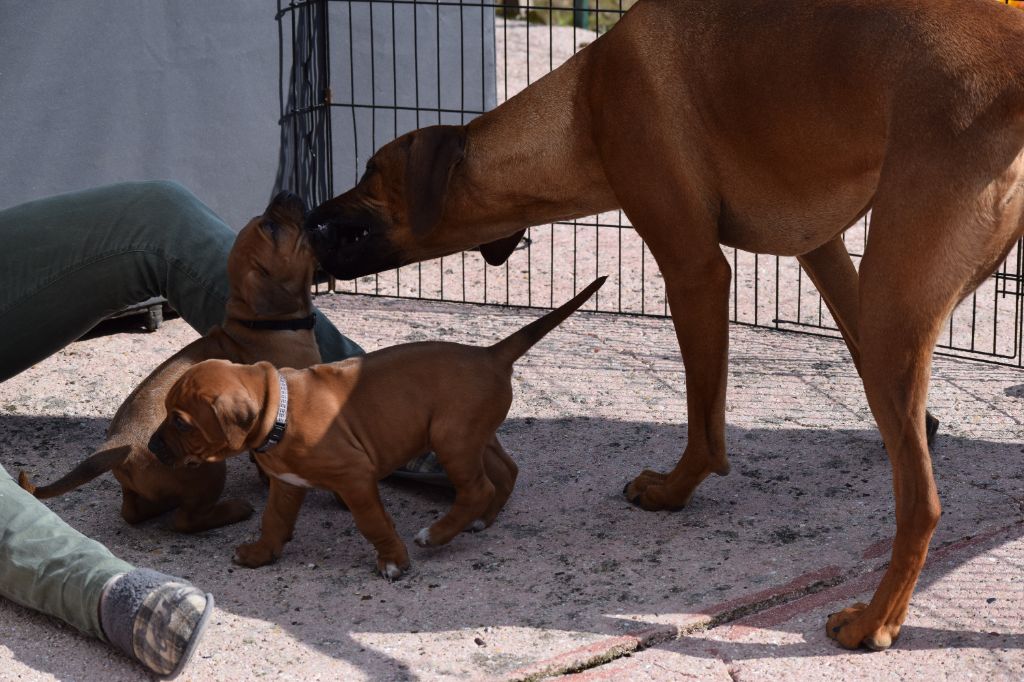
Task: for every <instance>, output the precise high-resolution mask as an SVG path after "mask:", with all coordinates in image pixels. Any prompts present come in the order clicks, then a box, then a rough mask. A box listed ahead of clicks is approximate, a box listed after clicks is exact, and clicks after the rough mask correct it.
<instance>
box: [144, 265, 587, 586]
mask: <svg viewBox="0 0 1024 682" xmlns="http://www.w3.org/2000/svg"><path fill="white" fill-rule="evenodd" d="M603 283H604V278H603V277H602V278H600V279H598V280H597V281H595V282H594V283H593V284H591V285H590V286H589V287H587V288H586V289H584V290H583V291H582V292H580V293H579V294H578V295H576V296H575V297H574V298H573V299H572V300H571V301H569V302H568V303H566V304H564V305H562V306H561V307H559V308H557V309H556V310H553V311H551V312H550V313H548V314H547V315H545V316H544V317H542V318H540V319H538V320H535V321H534V322H532V323H530V324H529V325H527V326H526V327H523V328H522V329H520V330H519V331H518V332H516V333H515V334H512V335H511V336H509V337H508V338H506V339H504V340H503V341H500V342H498V343H496V344H495V345H493V346H490V347H488V348H478V347H475V346H464V345H461V344H455V343H410V344H404V345H400V346H393V347H391V348H385V349H383V350H379V351H376V352H373V353H369V354H368V355H364V356H361V357H358V358H351V359H349V360H345V361H343V362H337V363H332V364H325V365H317V366H315V367H310V368H308V369H304V370H299V371H295V370H281V371H280V375H281V376H283V377H284V378H285V380H286V381H287V385H288V396H287V413H288V414H287V427H286V429H285V432H284V437H283V438H282V439H281V441H280V442H279V443H277V444H276V445H273V446H272V447H270V448H268V449H267V450H266V451H264V452H258V451H257V450H256V449H257V448H259V447H260V446H261V444H262V443H265V442H266V440H267V436H268V434H269V433H271V430H272V429H273V427H274V422H275V419H276V417H277V411H278V407H279V405H280V404H281V402H280V393H279V388H278V371H277V370H275V369H274V368H273V367H272V366H271V365H270V364H268V363H258V364H257V365H255V366H242V365H235V364H231V363H228V362H223V361H209V362H203V363H201V364H199V365H197V366H196V367H194V368H192V369H190V370H189V371H188V372H186V373H185V374H184V375H183V376H182V377H181V379H180V380H179V381H178V382H177V383H176V384H175V385H174V386H173V387H172V388H171V390H170V392H169V393H168V395H167V419H166V421H165V422H164V424H163V425H162V426H161V427H160V429H159V430H158V431H157V433H156V434H155V435H154V437H153V439H152V441H151V447H152V448H153V451H154V452H156V454H157V456H159V457H161V459H163V461H165V462H168V463H174V464H177V465H179V466H188V465H208V463H211V462H220V461H222V460H223V459H225V458H226V457H230V456H232V455H235V454H238V453H240V452H242V451H244V450H246V449H249V450H253V451H256V452H257V454H256V457H257V460H258V462H259V464H260V466H262V467H263V468H264V469H265V470H266V471H267V472H268V473H269V474H270V477H271V481H270V498H269V500H268V501H267V508H266V511H264V513H263V520H262V526H261V534H260V538H259V539H258V540H257V541H256V542H254V543H251V544H246V545H241V546H240V547H238V549H237V550H236V552H235V561H236V562H238V563H240V564H242V565H244V566H250V567H254V568H255V567H257V566H263V565H265V564H268V563H270V562H272V561H275V560H277V559H278V558H279V557H280V556H281V552H282V550H283V548H284V544H285V543H286V542H287V541H288V540H290V539H291V536H292V530H293V528H294V527H295V519H296V517H297V516H298V513H299V507H300V506H301V504H302V500H303V498H304V496H305V493H306V488H308V487H319V488H326V489H328V490H331V491H332V492H334V494H335V496H336V497H339V498H341V499H342V500H343V501H344V502H345V504H346V505H347V506H348V508H349V509H350V510H351V511H352V517H353V519H354V520H355V522H356V526H357V527H358V528H359V530H360V532H361V533H362V534H363V535H364V536H365V537H366V539H367V540H369V541H370V542H371V543H372V544H373V546H374V547H375V548H376V550H377V568H378V570H379V571H380V573H381V575H383V576H384V577H386V578H388V579H393V578H397V577H399V576H400V575H401V574H402V571H404V570H405V569H406V568H408V566H409V554H408V552H407V551H406V549H405V544H404V543H403V542H402V540H401V538H399V537H398V534H397V533H395V528H394V525H393V524H392V522H391V518H390V517H389V516H388V514H387V512H386V511H385V510H384V507H383V506H382V505H381V502H380V496H379V493H378V489H377V481H378V480H380V479H381V478H383V477H385V476H387V475H389V474H390V473H391V472H393V471H394V470H395V469H397V468H398V467H399V466H401V465H402V464H405V463H406V462H408V461H409V459H410V458H412V457H414V456H416V455H418V454H420V453H422V452H424V451H426V450H427V449H433V451H434V452H436V453H437V459H438V461H439V462H440V463H441V465H442V466H443V467H444V469H445V472H446V473H447V474H448V478H449V479H450V480H451V482H452V485H453V486H454V488H455V504H454V505H453V506H452V508H451V510H449V512H448V513H447V514H446V515H445V516H444V517H442V518H441V519H439V520H438V521H437V522H436V523H434V524H433V525H432V526H430V528H424V529H423V530H421V531H420V532H419V533H418V534H417V536H416V542H417V544H419V545H422V546H428V545H443V544H445V543H447V542H449V541H451V539H452V538H454V537H455V536H456V535H457V534H459V533H460V532H462V531H463V530H482V529H483V528H486V527H488V526H490V525H491V523H492V522H493V521H494V519H495V517H496V516H497V515H498V512H500V511H501V509H502V507H504V506H505V502H506V501H507V500H508V498H509V495H511V494H512V488H513V486H514V485H515V480H516V475H517V474H518V468H517V467H516V465H515V463H514V462H513V461H512V459H511V458H510V457H509V456H508V454H507V453H506V452H505V450H504V449H503V448H502V446H501V443H499V442H498V437H497V435H496V434H495V431H496V430H497V428H498V427H499V426H501V423H502V422H503V421H504V420H505V416H506V415H507V414H508V410H509V407H510V406H511V404H512V385H511V379H512V364H513V363H514V362H515V361H516V359H517V358H519V357H520V356H521V355H522V354H523V353H525V352H526V351H527V350H529V348H530V347H531V346H533V344H535V343H536V342H537V341H539V340H540V339H541V338H542V337H543V336H544V335H545V334H547V333H548V332H549V331H550V330H551V329H553V328H554V327H555V326H556V325H558V323H560V322H561V321H562V320H564V319H565V318H566V317H568V316H569V315H570V314H571V313H572V312H573V311H574V310H575V309H576V308H578V307H579V306H580V305H581V304H582V303H583V302H584V301H585V300H587V298H589V297H590V296H591V295H592V294H593V293H594V292H595V291H596V290H597V289H598V287H600V286H601V284H603Z"/></svg>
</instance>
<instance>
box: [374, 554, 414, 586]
mask: <svg viewBox="0 0 1024 682" xmlns="http://www.w3.org/2000/svg"><path fill="white" fill-rule="evenodd" d="M408 569H409V562H408V561H406V562H405V564H404V565H399V564H398V562H396V561H392V560H389V559H380V558H378V559H377V572H378V573H380V577H382V578H384V579H385V580H387V581H388V582H391V581H392V580H398V579H399V578H401V577H402V576H403V575H404V574H405V572H406V571H407V570H408Z"/></svg>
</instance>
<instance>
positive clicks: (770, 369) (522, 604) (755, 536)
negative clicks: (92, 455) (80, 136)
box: [0, 295, 1024, 682]
mask: <svg viewBox="0 0 1024 682" xmlns="http://www.w3.org/2000/svg"><path fill="white" fill-rule="evenodd" d="M318 302H319V304H320V305H321V307H322V308H323V309H324V310H325V311H326V312H327V313H328V315H329V316H330V317H331V318H332V319H333V320H335V321H336V322H337V323H338V325H339V326H340V327H342V328H343V329H345V330H348V331H349V332H350V334H351V335H352V336H353V337H354V338H356V339H358V340H359V341H360V342H362V343H364V345H365V346H366V347H367V348H368V349H373V348H378V347H381V346H384V345H388V344H392V343H397V342H402V341H411V340H419V339H427V338H440V339H448V340H457V341H464V342H470V343H481V344H482V343H489V342H491V341H493V340H495V339H497V338H500V337H501V336H503V335H505V334H507V333H509V332H511V331H512V330H513V329H515V328H517V326H518V325H520V324H522V323H523V322H525V321H527V320H529V319H532V318H533V317H535V316H536V315H537V314H539V313H536V312H535V311H519V310H503V309H497V308H481V307H475V306H465V305H455V304H441V303H422V302H416V301H396V300H385V299H373V298H364V297H351V296H340V295H339V296H327V297H321V298H320V299H318ZM193 336H194V335H193V333H192V332H191V330H189V329H188V327H187V326H185V325H184V324H183V323H182V322H181V321H180V320H174V321H171V322H168V323H166V324H165V325H164V326H163V327H162V328H161V330H160V331H158V332H156V333H155V334H151V335H147V334H118V335H114V336H104V337H99V338H94V339H91V340H86V341H82V342H79V343H76V344H73V345H72V346H70V347H69V348H68V349H66V350H65V351H64V352H62V353H61V354H59V355H57V356H55V357H53V358H51V359H49V360H47V361H46V362H44V363H41V364H40V365H39V366H38V367H36V368H34V369H32V370H31V371H29V372H26V373H24V374H22V375H21V376H19V377H16V378H15V379H13V380H10V381H8V382H6V383H4V384H0V414H2V417H0V462H2V463H3V464H4V466H6V467H7V468H8V469H9V470H12V471H17V470H18V469H21V468H27V469H30V470H32V471H33V472H35V473H36V476H37V478H38V479H41V480H45V479H47V478H48V477H49V476H52V475H54V474H56V473H57V472H58V471H63V470H64V469H65V468H66V467H69V466H70V465H71V463H72V462H75V461H76V460H78V459H79V458H81V457H83V456H84V455H86V454H88V453H89V452H90V451H91V449H92V448H93V447H95V446H96V445H97V444H98V443H99V442H100V441H101V439H102V434H103V431H104V429H105V427H106V425H107V423H108V420H109V418H110V416H111V415H112V414H113V412H114V410H115V409H116V408H117V405H118V404H119V402H120V401H121V400H122V399H123V398H124V396H125V395H127V393H128V392H129V391H130V389H131V388H132V387H133V386H134V385H135V383H137V382H138V381H139V380H140V379H141V378H142V377H144V376H145V374H146V373H147V372H148V371H149V370H150V369H151V368H152V367H154V366H155V365H156V364H158V362H159V361H160V360H162V359H163V358H164V357H166V356H167V355H169V354H170V353H172V352H173V351H174V350H176V349H177V348H179V347H180V346H181V345H183V344H184V343H185V342H187V341H188V340H190V339H191V338H193ZM731 356H732V363H731V374H730V395H729V402H728V419H729V433H728V436H729V444H730V456H731V460H732V463H733V472H732V474H731V475H730V476H728V477H724V478H714V479H712V480H708V481H706V482H705V484H704V485H703V486H702V487H701V488H700V490H699V491H698V493H697V494H696V495H695V497H694V499H693V502H692V504H691V506H690V508H688V509H686V510H684V511H682V512H678V513H657V514H648V513H645V512H641V511H638V510H636V509H634V508H632V507H631V506H630V505H628V504H627V503H626V502H625V500H624V499H623V498H622V496H621V492H620V491H621V489H622V486H623V485H624V484H625V483H626V481H628V480H629V479H630V478H631V477H632V476H633V475H635V474H636V473H637V472H638V471H639V470H640V469H642V468H644V467H655V468H662V469H664V468H668V467H670V466H671V465H672V464H673V463H674V462H675V461H676V459H677V457H678V455H679V452H680V448H681V446H682V444H683V442H684V439H685V435H686V427H685V416H684V403H685V395H684V392H683V384H682V366H681V362H680V360H679V357H678V352H677V350H676V348H675V341H674V338H673V334H672V330H671V326H670V324H669V322H668V321H665V320H659V319H653V318H627V317H615V316H608V315H595V314H591V313H580V314H577V315H576V316H574V317H573V318H571V319H570V320H569V321H568V322H567V323H566V324H565V325H564V326H563V327H562V328H560V329H559V330H557V331H555V332H553V333H552V335H551V336H550V337H548V338H547V339H546V340H545V341H544V342H543V343H542V344H541V345H539V346H538V347H537V348H535V350H534V351H533V352H531V354H529V355H528V356H526V357H525V358H524V359H523V360H522V361H521V362H520V363H519V365H518V366H517V372H516V374H515V380H514V381H515V391H516V400H515V403H514V405H513V408H512V413H511V414H510V416H509V419H508V421H507V422H506V424H505V425H504V426H503V427H502V429H501V431H500V435H501V438H502V440H503V442H504V443H505V445H506V447H507V449H508V450H509V451H510V452H511V453H512V455H513V457H515V459H516V460H517V461H518V462H519V464H520V467H521V475H520V479H519V482H518V484H517V489H516V492H515V494H514V495H513V497H512V499H511V501H510V503H509V505H508V507H507V508H506V509H505V511H504V512H503V513H502V514H501V516H499V518H498V521H497V523H496V524H495V525H494V526H493V527H492V528H490V529H488V530H487V531H485V532H483V533H480V534H475V535H464V536H461V537H459V538H457V539H456V540H455V541H454V542H453V543H451V544H450V545H449V546H447V547H443V548H440V549H432V550H424V549H421V548H419V547H416V546H415V545H413V544H412V542H411V538H412V536H413V535H414V534H415V532H416V531H417V530H418V529H419V528H420V527H422V526H423V525H426V524H427V523H428V522H429V521H430V520H431V519H433V518H435V517H436V516H437V515H438V514H439V513H441V511H442V510H443V509H444V508H445V507H446V505H448V504H449V503H450V496H449V494H448V493H446V492H445V491H442V490H431V489H426V490H424V489H420V488H417V487H415V486H409V485H402V484H397V483H385V484H383V486H382V487H383V496H384V499H385V504H386V506H387V508H388V509H389V510H390V512H391V514H392V515H393V517H394V519H395V523H396V525H397V527H398V529H399V532H400V534H401V535H402V536H403V537H404V538H407V540H409V546H410V553H411V556H412V560H413V562H414V565H413V570H412V572H411V573H410V574H409V575H408V576H407V577H406V578H404V579H403V580H401V581H399V582H396V583H393V584H389V583H387V582H385V581H384V580H382V579H380V578H377V577H375V575H374V574H373V572H372V568H373V553H372V550H371V548H370V546H369V544H368V543H367V542H366V541H365V540H364V539H363V538H362V537H361V536H360V535H359V534H358V533H357V532H356V531H355V530H354V528H353V526H352V522H351V519H350V517H349V515H348V514H347V512H345V511H343V510H341V509H339V508H338V507H336V506H335V504H334V502H333V500H332V499H331V497H330V496H329V495H327V494H326V493H321V494H314V495H312V496H311V497H310V498H309V499H308V500H307V502H306V505H305V508H304V509H303V512H302V515H301V516H300V519H299V524H298V527H297V530H296V536H295V539H294V540H293V542H291V543H290V544H289V545H288V547H287V548H286V552H285V555H284V557H283V558H282V559H281V561H280V562H279V563H277V564H275V565H273V566H269V567H265V568H262V569H258V570H255V571H250V570H246V569H241V568H238V567H234V566H232V564H231V562H230V556H231V553H232V548H233V547H234V546H235V545H236V544H238V543H240V542H243V541H247V540H249V539H251V538H253V537H254V536H255V534H256V532H257V526H258V519H257V518H253V519H251V520H250V521H248V522H246V523H244V524H240V525H237V526H233V527H229V528H224V529H220V530H218V531H214V532H210V533H206V534H202V535H198V536H181V535H176V534H174V533H172V532H170V531H168V530H167V529H166V527H165V526H166V523H167V521H166V519H163V520H157V521H154V522H152V523H147V524H144V525H142V526H139V527H130V526H127V525H126V524H125V523H124V522H123V521H122V520H121V519H120V517H119V516H118V505H119V493H118V487H117V485H116V483H115V482H114V480H113V479H112V478H111V477H109V476H107V477H104V478H101V479H99V480H97V481H95V482H93V483H91V484H89V485H88V486H86V487H84V488H83V489H81V490H79V491H77V492H75V493H72V494H69V495H67V496H66V497H64V498H58V499H56V500H53V501H51V502H52V504H51V506H52V507H53V508H54V509H55V510H57V511H58V512H59V513H60V514H62V515H63V516H64V518H66V519H67V520H68V522H69V523H71V524H72V525H74V526H75V527H76V528H78V529H80V530H82V531H83V532H85V533H87V534H89V535H91V536H93V537H95V538H97V539H99V540H101V541H103V542H105V543H107V544H108V545H109V546H110V547H112V548H113V549H114V551H115V552H117V553H118V554H120V555H122V556H124V557H125V558H127V559H128V560H130V561H133V562H135V563H138V564H144V565H147V566H152V567H154V568H157V569H159V570H163V571H166V572H169V573H174V574H179V575H184V576H187V577H188V578H190V579H191V580H193V581H194V582H195V583H197V584H199V585H201V586H204V587H206V588H207V589H209V590H211V591H212V592H214V593H215V594H216V596H217V604H218V610H217V612H216V613H215V616H214V618H213V622H212V626H211V628H210V630H209V633H208V635H207V637H206V638H205V640H204V641H203V644H202V646H201V649H200V651H199V652H198V655H197V657H196V659H195V661H194V662H193V664H192V666H191V667H190V668H189V669H188V671H187V675H185V677H184V679H194V680H211V679H212V680H222V679H223V680H243V679H244V680H249V679H253V678H258V677H266V678H270V679H303V680H308V679H345V680H361V679H364V680H403V679H410V680H435V679H540V678H544V677H546V676H555V675H559V674H566V673H568V674H575V675H576V676H578V677H579V678H580V679H585V680H597V679H601V680H603V679H628V680H639V679H658V680H663V679H687V678H701V679H717V678H721V679H723V680H725V679H729V678H732V679H739V680H747V679H780V678H790V679H792V678H796V677H797V676H799V677H800V678H801V679H837V678H854V677H855V678H858V679H860V678H872V677H877V678H886V679H891V678H894V677H897V678H908V679H928V680H932V679H936V678H943V677H948V678H957V679H963V678H966V677H968V676H973V677H976V678H983V679H1000V678H1002V679H1020V678H1022V677H1024V625H1022V622H1024V570H1022V564H1024V454H1022V453H1024V423H1022V416H1024V410H1022V405H1021V400H1022V398H1024V373H1021V372H1020V371H1018V370H1011V369H1005V368H999V367H993V366H988V365H983V364H977V363H967V362H962V361H952V360H941V359H940V360H939V361H938V362H937V363H936V367H935V380H934V382H933V387H932V394H931V400H930V403H931V406H932V410H933V412H934V413H935V414H936V415H937V416H939V418H940V419H942V421H943V425H942V428H941V431H940V435H939V438H938V442H937V445H936V447H935V452H934V464H935V470H936V476H937V478H938V485H939V491H940V494H941V496H942V500H943V505H944V514H943V519H942V522H941V524H940V526H939V530H938V532H937V534H936V537H935V539H934V542H933V544H932V548H933V551H932V554H931V556H930V558H929V563H928V567H927V569H926V571H925V574H924V575H923V577H922V580H921V583H920V585H919V587H918V590H917V592H916V594H915V597H914V601H913V604H912V607H911V613H910V617H909V619H908V621H907V624H906V626H905V628H904V634H903V637H902V638H901V640H900V641H899V643H898V645H897V647H896V648H894V649H893V650H890V651H889V652H886V653H881V654H869V653H859V652H854V653H851V652H846V651H842V650H840V649H838V648H836V647H835V646H833V644H832V643H831V642H829V641H828V640H826V639H825V637H824V633H823V629H824V628H823V623H824V619H825V616H826V614H827V613H829V612H830V611H834V610H836V609H838V608H840V607H842V606H844V605H846V604H848V603H850V602H852V601H856V600H859V599H864V598H865V597H867V596H869V595H870V593H871V590H872V589H873V587H874V585H875V584H876V581H877V579H878V577H879V576H878V570H879V569H880V568H881V567H883V566H884V564H885V562H886V561H887V558H888V546H889V541H890V538H891V536H892V533H893V530H894V528H893V521H892V507H893V505H892V499H891V497H892V496H891V482H890V476H889V466H888V463H887V460H886V457H885V451H884V450H883V448H882V447H881V443H880V440H879V437H878V435H877V432H876V431H875V429H874V426H873V423H872V421H871V418H870V414H869V411H868V409H867V406H866V403H865V401H864V398H863V394H862V392H861V389H860V386H859V382H858V379H857V377H856V374H855V372H854V370H853V368H852V366H851V364H850V363H849V362H848V361H847V359H846V357H845V350H844V349H843V348H842V346H841V345H840V344H838V343H836V342H833V341H830V340H824V339H817V338H812V337H806V336H799V335H786V334H780V333H777V332H768V331H762V330H757V329H751V328H745V327H733V329H732V348H731ZM233 465H234V466H232V476H231V480H230V482H229V486H230V491H229V492H230V494H234V495H241V496H245V497H247V498H249V499H251V500H252V501H253V502H254V503H256V505H257V507H258V508H259V507H262V503H263V500H264V493H263V491H262V489H261V487H260V485H259V483H258V482H257V479H256V476H255V475H254V473H253V472H252V471H251V470H250V469H249V467H248V465H247V464H246V462H245V461H243V460H242V459H240V458H239V459H237V460H235V461H233ZM0 633H2V636H0V671H3V672H2V673H0V677H2V678H3V679H25V680H43V679H54V678H56V679H75V680H103V682H113V681H115V680H131V679H138V677H139V669H138V668H136V667H134V666H133V665H132V664H130V663H128V662H127V661H126V660H125V659H124V658H122V657H121V656H119V655H117V654H115V653H113V652H111V651H110V650H109V649H107V648H106V647H105V646H103V645H101V644H99V643H97V642H94V641H92V640H89V639H86V638H84V637H81V636H79V635H77V634H76V633H75V632H72V631H71V630H70V629H69V628H67V627H64V626H61V625H59V624H57V623H55V622H54V621H52V620H50V619H47V618H45V617H42V616H39V615H36V614H33V613H30V612H29V611H27V610H24V609H22V608H20V607H17V606H14V605H12V604H11V603H9V602H0Z"/></svg>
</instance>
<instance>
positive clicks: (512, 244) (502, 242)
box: [479, 230, 526, 265]
mask: <svg viewBox="0 0 1024 682" xmlns="http://www.w3.org/2000/svg"><path fill="white" fill-rule="evenodd" d="M524 234H526V230H519V231H518V232H516V233H515V234H513V235H511V236H508V237H502V238H501V239H497V240H495V241H493V242H488V243H487V244H481V245H480V247H479V248H480V255H481V256H483V257H484V260H485V261H487V264H488V265H501V264H502V263H504V262H505V261H507V260H508V257H509V256H511V255H512V252H513V251H515V250H516V247H517V246H519V242H520V241H522V239H523V235H524Z"/></svg>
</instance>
